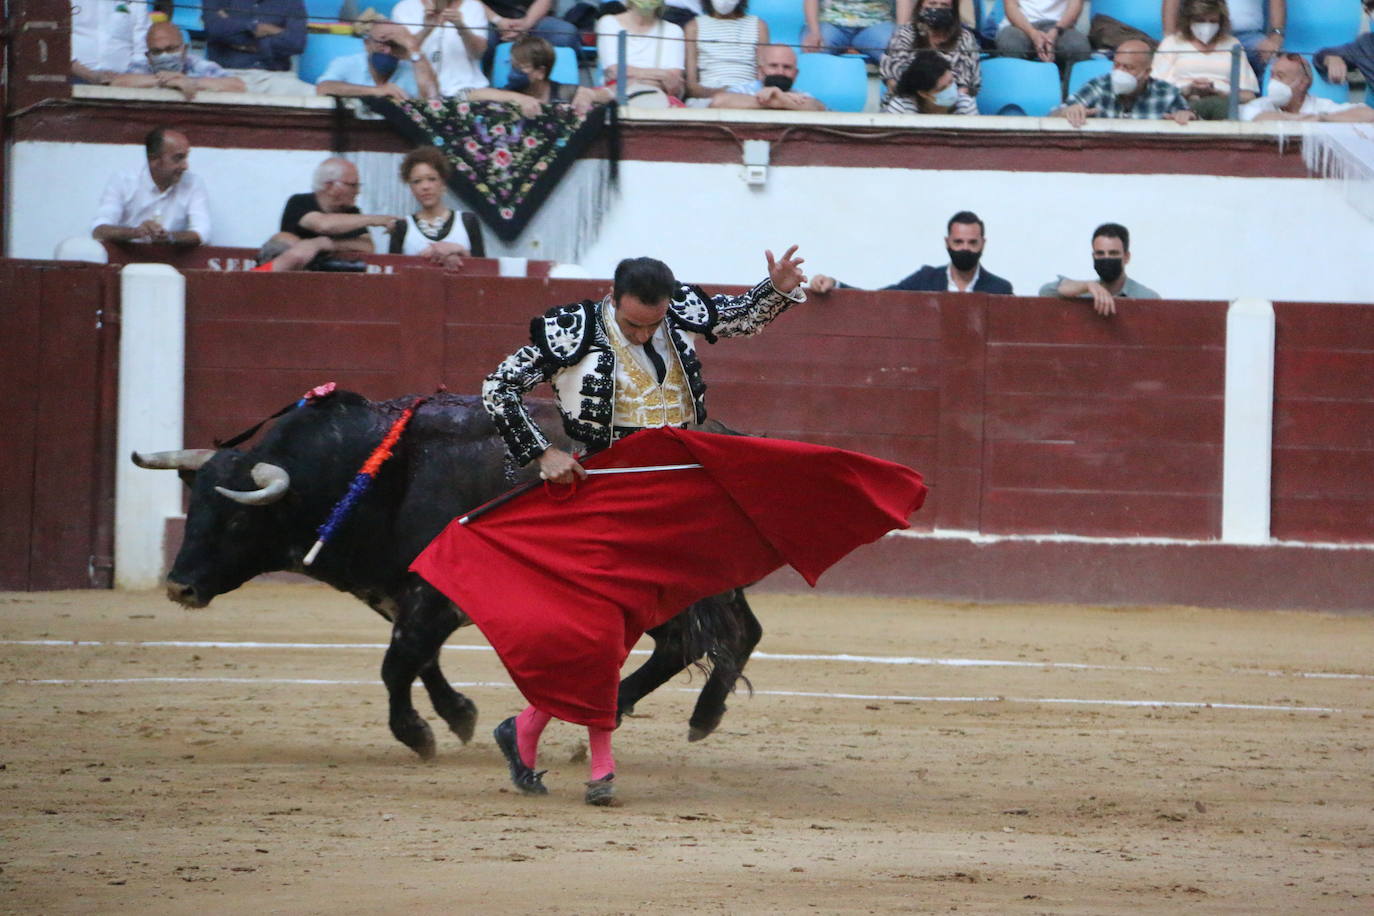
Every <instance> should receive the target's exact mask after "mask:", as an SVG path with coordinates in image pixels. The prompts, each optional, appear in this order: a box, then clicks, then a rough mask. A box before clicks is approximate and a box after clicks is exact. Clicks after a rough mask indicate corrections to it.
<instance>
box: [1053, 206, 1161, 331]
mask: <svg viewBox="0 0 1374 916" xmlns="http://www.w3.org/2000/svg"><path fill="white" fill-rule="evenodd" d="M1129 263H1131V233H1130V232H1129V231H1127V229H1126V227H1125V226H1122V225H1120V224H1118V223H1103V224H1102V225H1101V226H1098V227H1097V228H1096V229H1095V230H1093V270H1095V271H1097V276H1098V279H1097V280H1070V279H1069V278H1068V277H1065V276H1063V275H1062V274H1061V275H1060V277H1059V279H1058V280H1055V281H1052V282H1050V283H1046V284H1045V285H1044V286H1042V287H1040V295H1042V296H1060V297H1062V298H1065V299H1080V298H1088V297H1091V298H1092V300H1093V311H1095V312H1097V314H1099V315H1102V316H1103V317H1106V316H1108V315H1115V314H1116V300H1117V299H1120V298H1123V297H1125V298H1129V299H1158V298H1159V293H1157V292H1155V291H1154V290H1152V289H1150V288H1149V287H1148V286H1145V285H1143V284H1141V283H1137V282H1136V281H1135V280H1132V279H1131V278H1130V277H1128V276H1126V265H1127V264H1129Z"/></svg>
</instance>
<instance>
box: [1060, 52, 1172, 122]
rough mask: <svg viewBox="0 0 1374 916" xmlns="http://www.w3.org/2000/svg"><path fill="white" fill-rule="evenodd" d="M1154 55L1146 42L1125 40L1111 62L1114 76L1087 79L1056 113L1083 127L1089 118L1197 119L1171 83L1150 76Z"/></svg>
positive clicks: (1110, 74) (1105, 75)
mask: <svg viewBox="0 0 1374 916" xmlns="http://www.w3.org/2000/svg"><path fill="white" fill-rule="evenodd" d="M1153 60H1154V52H1153V51H1152V50H1151V49H1150V46H1149V45H1148V44H1146V43H1145V42H1143V41H1139V40H1136V39H1130V40H1128V41H1123V42H1122V43H1121V45H1120V46H1119V47H1118V48H1117V49H1116V54H1115V56H1114V57H1113V59H1112V71H1111V73H1107V74H1103V75H1102V76H1099V77H1095V78H1094V79H1090V80H1088V81H1087V82H1086V83H1084V84H1083V86H1082V87H1081V88H1080V89H1079V90H1078V91H1077V92H1076V93H1074V94H1073V97H1072V98H1070V99H1069V100H1068V102H1066V103H1065V104H1064V106H1063V107H1061V108H1060V109H1059V110H1058V111H1056V112H1053V114H1057V115H1060V116H1061V117H1064V118H1067V119H1068V122H1069V123H1070V124H1072V125H1073V126H1074V127H1082V126H1083V124H1084V122H1085V121H1087V119H1088V118H1140V119H1147V120H1154V119H1156V118H1173V119H1174V120H1175V121H1177V122H1178V123H1179V124H1187V123H1188V122H1189V121H1192V120H1195V119H1196V118H1197V114H1196V113H1195V112H1194V111H1193V110H1192V109H1191V108H1189V107H1188V102H1187V101H1186V100H1185V99H1184V98H1183V94H1182V93H1181V92H1179V91H1178V87H1176V86H1175V85H1174V84H1172V83H1166V82H1164V81H1163V80H1157V79H1152V78H1151V77H1150V65H1151V64H1152V63H1153Z"/></svg>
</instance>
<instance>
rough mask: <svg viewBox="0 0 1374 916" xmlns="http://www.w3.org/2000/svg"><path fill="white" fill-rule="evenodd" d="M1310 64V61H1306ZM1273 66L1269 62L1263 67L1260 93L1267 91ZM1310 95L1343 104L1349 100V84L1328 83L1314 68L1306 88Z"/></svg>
mask: <svg viewBox="0 0 1374 916" xmlns="http://www.w3.org/2000/svg"><path fill="white" fill-rule="evenodd" d="M1308 63H1309V64H1310V63H1311V61H1308ZM1273 69H1274V67H1273V65H1272V64H1270V65H1269V66H1268V67H1265V68H1264V77H1263V79H1261V80H1260V93H1261V94H1263V93H1266V92H1268V91H1269V73H1270V71H1271V70H1273ZM1307 91H1308V93H1309V94H1310V95H1315V96H1316V97H1317V98H1319V99H1330V100H1331V101H1333V102H1340V103H1341V104H1342V105H1344V104H1345V103H1346V102H1349V101H1350V86H1349V84H1348V83H1328V82H1327V81H1326V80H1324V79H1322V75H1321V74H1320V73H1318V72H1317V71H1316V70H1313V71H1312V86H1311V88H1310V89H1308V90H1307Z"/></svg>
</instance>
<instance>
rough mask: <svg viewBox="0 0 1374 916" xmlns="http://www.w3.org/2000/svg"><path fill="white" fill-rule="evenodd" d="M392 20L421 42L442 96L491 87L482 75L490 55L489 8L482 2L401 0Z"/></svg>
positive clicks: (421, 47) (469, 0)
mask: <svg viewBox="0 0 1374 916" xmlns="http://www.w3.org/2000/svg"><path fill="white" fill-rule="evenodd" d="M391 18H392V19H393V20H395V21H396V22H399V23H400V24H402V25H404V26H405V27H406V28H407V29H409V30H410V32H411V34H413V35H414V36H415V38H416V40H418V41H419V42H420V53H421V54H423V55H425V57H427V58H428V59H429V63H430V66H431V67H432V68H433V69H434V73H435V77H436V78H437V79H438V81H439V94H440V95H441V96H443V97H444V98H451V97H452V96H455V95H457V94H458V93H459V92H460V91H461V90H463V89H476V88H480V87H483V86H488V85H490V83H488V82H487V78H486V76H485V75H484V74H483V73H482V55H484V54H486V53H487V8H486V7H485V6H483V5H482V0H401V2H400V3H397V4H396V5H395V6H394V7H393V8H392V10H391Z"/></svg>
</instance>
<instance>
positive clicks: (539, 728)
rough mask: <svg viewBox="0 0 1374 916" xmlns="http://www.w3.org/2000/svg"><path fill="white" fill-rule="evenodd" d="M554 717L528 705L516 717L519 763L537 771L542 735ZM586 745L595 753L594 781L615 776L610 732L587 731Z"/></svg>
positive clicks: (592, 776) (593, 756) (599, 729)
mask: <svg viewBox="0 0 1374 916" xmlns="http://www.w3.org/2000/svg"><path fill="white" fill-rule="evenodd" d="M551 718H553V717H552V716H550V715H549V714H548V713H545V712H540V711H539V710H537V709H535V708H534V707H533V706H526V707H525V711H524V712H522V713H520V715H518V716H516V717H515V745H516V747H517V748H518V749H519V751H520V761H521V762H522V763H524V764H525V766H527V767H529V768H530V769H534V764H535V760H536V758H537V757H538V749H539V736H540V735H542V734H543V733H544V726H546V725H548V724H549V719H551ZM587 743H588V744H589V745H590V746H591V752H592V775H591V778H592V779H593V780H598V779H603V778H605V777H607V776H609V775H611V774H612V773H614V772H615V758H614V757H612V756H611V730H610V729H609V728H588V729H587Z"/></svg>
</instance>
